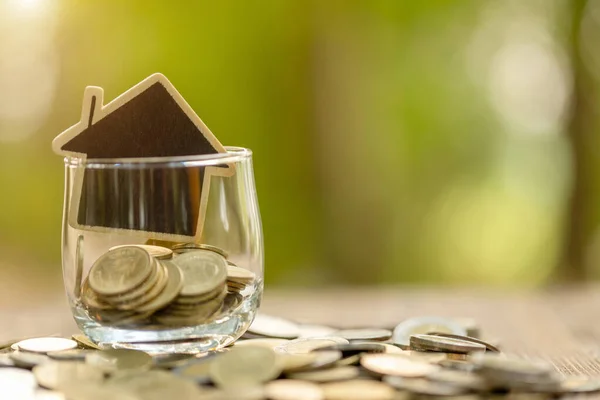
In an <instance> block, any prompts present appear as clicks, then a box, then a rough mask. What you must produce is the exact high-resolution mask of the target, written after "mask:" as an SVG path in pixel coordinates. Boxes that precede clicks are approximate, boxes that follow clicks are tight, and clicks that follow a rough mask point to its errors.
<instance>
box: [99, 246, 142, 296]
mask: <svg viewBox="0 0 600 400" xmlns="http://www.w3.org/2000/svg"><path fill="white" fill-rule="evenodd" d="M153 261H154V260H153V259H152V257H150V255H149V254H148V252H146V251H145V250H143V249H141V248H139V247H135V246H125V247H121V248H119V249H116V250H113V251H109V252H106V253H104V254H103V255H101V256H100V257H99V258H98V259H97V260H96V262H94V264H93V265H92V268H91V269H90V273H89V275H88V280H89V285H90V287H91V288H92V289H93V290H94V291H95V292H96V293H98V294H100V295H106V296H110V295H116V294H121V293H125V292H128V291H130V290H132V289H135V288H136V287H137V286H138V285H140V284H141V283H142V282H144V280H146V278H148V276H149V275H150V273H152V267H153Z"/></svg>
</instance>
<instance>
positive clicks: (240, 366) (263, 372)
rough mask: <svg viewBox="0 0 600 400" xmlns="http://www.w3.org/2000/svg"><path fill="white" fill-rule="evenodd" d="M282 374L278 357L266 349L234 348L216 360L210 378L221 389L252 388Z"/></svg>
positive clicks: (212, 364)
mask: <svg viewBox="0 0 600 400" xmlns="http://www.w3.org/2000/svg"><path fill="white" fill-rule="evenodd" d="M280 373H281V368H280V366H279V365H278V364H277V356H276V354H275V352H274V351H273V350H270V349H267V348H264V347H252V346H245V347H234V348H232V349H231V351H229V352H227V353H225V354H223V355H222V356H219V357H217V358H215V360H214V361H213V362H212V363H211V368H210V376H211V378H212V380H213V382H214V383H215V384H216V385H217V386H219V387H232V386H252V385H256V384H259V383H263V382H266V381H269V380H272V379H274V378H276V377H277V376H278V375H279V374H280Z"/></svg>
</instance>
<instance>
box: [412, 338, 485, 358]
mask: <svg viewBox="0 0 600 400" xmlns="http://www.w3.org/2000/svg"><path fill="white" fill-rule="evenodd" d="M410 346H411V348H413V349H416V350H425V351H442V352H448V353H464V354H467V353H473V352H484V351H485V346H484V345H482V344H479V343H474V342H467V341H465V340H460V339H453V338H449V337H444V336H434V335H411V337H410Z"/></svg>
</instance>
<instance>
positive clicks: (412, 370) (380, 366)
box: [360, 353, 439, 378]
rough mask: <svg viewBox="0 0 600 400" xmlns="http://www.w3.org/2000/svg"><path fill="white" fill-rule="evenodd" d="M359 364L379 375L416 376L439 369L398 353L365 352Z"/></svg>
mask: <svg viewBox="0 0 600 400" xmlns="http://www.w3.org/2000/svg"><path fill="white" fill-rule="evenodd" d="M360 365H362V366H363V367H364V368H366V369H368V370H369V371H371V372H374V373H376V374H380V375H396V376H402V377H405V378H418V377H422V376H426V375H429V374H431V373H433V372H435V371H437V370H438V369H439V367H438V366H436V365H432V364H428V363H426V362H423V361H418V360H412V359H410V358H409V357H405V356H404V355H400V354H388V353H383V354H365V355H363V356H362V357H361V359H360Z"/></svg>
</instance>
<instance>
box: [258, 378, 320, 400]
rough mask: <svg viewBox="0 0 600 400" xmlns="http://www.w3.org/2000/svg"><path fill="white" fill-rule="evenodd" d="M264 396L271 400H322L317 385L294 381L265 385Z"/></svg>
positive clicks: (281, 381)
mask: <svg viewBox="0 0 600 400" xmlns="http://www.w3.org/2000/svg"><path fill="white" fill-rule="evenodd" d="M265 394H266V396H267V398H269V399H271V400H323V398H324V397H323V391H322V390H321V388H320V387H319V385H317V384H314V383H311V382H305V381H298V380H294V379H281V380H277V381H272V382H269V383H267V384H266V386H265Z"/></svg>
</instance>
